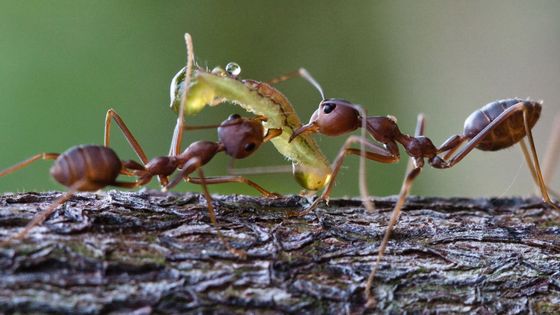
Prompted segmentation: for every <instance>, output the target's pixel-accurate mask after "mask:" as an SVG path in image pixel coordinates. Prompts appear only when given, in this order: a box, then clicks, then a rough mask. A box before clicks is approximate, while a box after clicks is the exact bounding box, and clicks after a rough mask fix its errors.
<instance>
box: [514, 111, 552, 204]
mask: <svg viewBox="0 0 560 315" xmlns="http://www.w3.org/2000/svg"><path fill="white" fill-rule="evenodd" d="M523 123H524V124H525V132H526V133H527V138H528V139H529V147H530V148H531V154H532V163H530V164H531V165H530V166H529V168H531V167H534V169H535V173H536V177H537V179H538V181H537V184H538V185H539V188H540V190H541V194H542V197H543V199H544V202H546V203H547V204H549V205H550V206H552V207H553V208H554V209H556V210H560V208H559V207H558V206H557V205H556V204H555V203H554V202H552V200H551V199H550V196H549V195H548V188H547V187H546V185H545V182H544V179H543V176H542V172H541V167H540V165H539V157H538V155H537V150H536V148H535V141H534V140H533V132H532V131H531V128H530V126H529V117H528V115H527V109H524V110H523Z"/></svg>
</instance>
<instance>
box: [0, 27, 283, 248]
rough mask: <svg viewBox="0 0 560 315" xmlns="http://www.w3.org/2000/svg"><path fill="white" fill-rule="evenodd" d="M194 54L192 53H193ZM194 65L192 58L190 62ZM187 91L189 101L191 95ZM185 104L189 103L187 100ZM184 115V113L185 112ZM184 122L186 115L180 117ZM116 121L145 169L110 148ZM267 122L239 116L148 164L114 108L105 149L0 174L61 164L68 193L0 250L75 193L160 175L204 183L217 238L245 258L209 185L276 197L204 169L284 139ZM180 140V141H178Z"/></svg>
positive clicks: (163, 179)
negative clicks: (213, 134) (224, 228)
mask: <svg viewBox="0 0 560 315" xmlns="http://www.w3.org/2000/svg"><path fill="white" fill-rule="evenodd" d="M185 40H186V43H187V49H188V50H192V42H191V38H190V36H188V35H186V36H185ZM191 55H192V53H191ZM188 62H189V63H190V62H191V60H189V61H188ZM186 94H187V93H185V97H186ZM183 104H184V102H183ZM180 113H182V111H180ZM179 116H180V119H182V115H179ZM111 119H114V120H115V122H116V123H117V125H118V126H119V127H120V128H121V130H122V131H123V134H124V135H125V137H126V139H127V141H128V142H129V144H130V145H131V146H132V148H133V149H134V151H135V152H136V154H137V155H138V156H139V157H140V159H141V161H142V162H143V165H142V164H140V163H138V162H135V161H132V160H131V161H121V160H120V159H119V158H118V156H117V154H116V153H115V152H114V151H113V150H112V149H111V148H109V147H108V145H109V142H110V122H111ZM263 121H266V118H264V117H262V116H257V117H254V118H250V119H248V118H243V117H240V116H239V115H231V116H230V117H229V118H228V119H227V120H225V121H224V122H222V123H221V124H220V125H219V127H218V136H219V139H220V141H219V142H217V143H216V142H211V141H197V142H194V143H192V144H191V145H190V146H189V147H187V148H186V149H185V150H184V151H183V152H182V153H180V154H178V155H169V156H160V157H156V158H154V159H152V160H148V159H147V157H146V154H145V153H144V150H143V149H142V147H141V146H140V144H139V143H138V141H137V140H136V139H135V137H134V136H133V135H132V133H131V132H130V130H129V129H128V127H127V126H126V124H125V123H124V121H123V120H122V118H121V117H120V116H119V115H118V114H117V113H116V112H115V111H114V110H113V109H109V110H108V112H107V116H106V119H105V146H99V145H85V146H75V147H72V148H70V149H69V150H67V151H66V152H64V153H62V154H59V153H40V154H36V155H34V156H32V157H31V158H29V159H27V160H25V161H22V162H20V163H17V164H16V165H14V166H12V167H9V168H7V169H5V170H3V171H0V177H2V176H5V175H8V174H10V173H13V172H15V171H17V170H20V169H22V168H24V167H26V166H28V165H29V164H31V163H33V162H34V161H38V160H55V162H54V164H53V166H52V167H51V170H50V173H51V176H52V177H53V178H54V179H55V180H56V181H57V182H59V183H60V184H62V185H64V186H66V187H67V188H68V191H67V192H66V193H64V194H63V195H62V196H60V197H59V198H57V199H56V200H55V201H54V202H53V203H52V204H51V205H49V206H48V207H47V208H46V209H44V210H43V211H41V212H40V213H39V214H37V215H36V216H35V217H34V218H33V220H31V221H30V222H29V223H28V224H27V225H26V226H25V228H24V229H23V230H22V231H20V232H18V233H17V234H15V235H14V236H11V237H9V238H8V239H5V240H3V241H2V242H1V243H0V246H3V245H6V244H8V243H9V242H10V241H12V240H15V239H23V238H25V236H26V235H27V234H28V233H29V231H30V230H31V229H32V228H33V227H35V226H37V225H40V224H41V223H42V222H44V221H45V220H46V219H47V218H48V217H49V216H50V215H51V214H52V213H53V212H54V211H55V209H56V208H57V207H58V206H60V205H61V204H63V203H64V202H66V201H67V200H68V199H70V198H71V197H72V195H73V194H74V193H76V192H78V191H96V190H99V189H102V188H104V187H106V186H115V187H123V188H135V187H139V186H143V185H146V184H147V183H149V182H150V181H151V179H152V178H153V177H154V176H159V177H160V178H159V181H160V184H161V185H162V187H164V189H169V188H172V187H174V186H175V185H177V184H178V183H179V182H180V181H181V180H182V179H185V180H187V181H189V182H192V183H196V184H201V185H202V187H203V192H204V195H205V198H206V201H207V206H208V211H209V215H210V220H211V221H212V224H213V225H214V226H215V228H216V230H217V234H218V236H219V237H220V239H221V240H222V242H223V243H224V245H225V246H226V247H227V248H228V250H230V251H231V252H232V253H234V254H236V255H238V256H240V257H244V256H245V253H244V252H243V251H242V250H237V249H234V248H233V247H231V246H230V245H229V243H228V242H227V240H226V239H225V238H224V237H223V235H222V234H221V233H220V231H219V230H218V223H217V221H216V215H215V212H214V209H213V206H212V199H211V196H210V194H209V192H208V189H207V187H206V185H207V184H217V183H229V182H241V183H245V184H248V185H250V186H251V187H254V188H255V189H257V190H258V191H259V192H260V193H261V194H263V195H265V196H275V194H273V193H270V192H269V191H267V190H266V189H264V188H262V187H261V186H259V185H257V184H256V183H254V182H252V181H250V180H248V179H246V178H244V177H241V176H224V177H214V178H205V177H204V174H203V172H202V169H201V167H202V166H203V165H205V164H206V163H208V162H209V161H210V160H211V159H212V158H213V157H214V156H215V155H216V153H218V152H222V151H223V152H225V153H226V154H228V155H230V156H231V157H233V158H236V159H241V158H245V157H247V156H249V155H250V154H252V153H253V152H254V151H255V150H256V149H258V147H259V146H260V145H261V144H262V143H264V142H268V141H269V140H270V139H272V138H274V137H276V136H278V135H279V134H280V131H279V130H277V129H269V130H268V131H267V133H266V134H265V132H264V127H263V126H262V122H263ZM180 130H181V132H178V133H177V132H176V133H175V134H174V135H173V139H172V146H175V145H176V144H177V143H179V145H178V146H177V147H179V146H180V137H181V136H182V130H183V128H181V129H180ZM178 138H179V139H178ZM175 170H179V174H178V175H177V176H176V177H175V178H174V179H173V180H172V181H171V182H168V176H170V175H171V174H172V173H173V172H174V171H175ZM196 170H198V172H199V175H200V178H191V177H189V175H190V174H191V173H193V172H194V171H196ZM121 174H122V175H126V176H136V177H137V180H136V181H135V182H122V181H118V180H117V177H118V176H119V175H121Z"/></svg>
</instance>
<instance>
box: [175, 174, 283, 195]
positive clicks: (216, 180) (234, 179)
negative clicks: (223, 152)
mask: <svg viewBox="0 0 560 315" xmlns="http://www.w3.org/2000/svg"><path fill="white" fill-rule="evenodd" d="M186 180H187V181H188V182H189V183H193V184H206V185H212V184H225V183H241V184H246V185H249V186H251V187H253V188H255V189H256V190H257V191H258V192H259V193H260V194H261V195H263V196H265V197H279V195H278V194H276V193H273V192H270V191H268V190H266V189H264V188H263V187H262V186H260V185H259V184H257V183H255V182H253V181H252V180H250V179H247V178H245V177H243V176H218V177H206V178H204V179H202V178H193V177H187V178H186Z"/></svg>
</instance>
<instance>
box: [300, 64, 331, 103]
mask: <svg viewBox="0 0 560 315" xmlns="http://www.w3.org/2000/svg"><path fill="white" fill-rule="evenodd" d="M298 72H299V75H300V76H301V77H302V78H304V79H305V80H306V81H307V82H309V83H311V85H313V86H314V87H315V89H316V90H317V91H319V93H320V94H321V99H323V100H324V99H325V93H323V88H321V85H320V84H319V82H317V80H315V78H313V77H312V76H311V74H309V72H307V70H306V69H305V68H299V70H298Z"/></svg>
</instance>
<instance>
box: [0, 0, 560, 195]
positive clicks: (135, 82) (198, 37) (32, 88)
mask: <svg viewBox="0 0 560 315" xmlns="http://www.w3.org/2000/svg"><path fill="white" fill-rule="evenodd" d="M559 16H560V2H559V1H552V0H551V1H139V0H134V1H76V0H71V1H1V2H0V91H1V92H0V106H1V107H0V108H1V109H2V112H1V116H0V117H1V118H0V146H1V147H2V153H1V155H0V168H4V167H7V166H9V165H12V164H14V163H16V162H18V161H20V160H22V159H24V158H27V157H28V156H30V155H32V154H35V153H38V152H45V151H46V152H62V151H64V150H66V149H67V148H69V147H71V146H73V145H76V144H86V143H97V144H101V143H102V137H103V120H104V116H105V112H106V110H107V109H108V108H109V107H114V108H115V109H116V110H117V111H118V112H119V113H120V114H121V115H122V117H123V118H124V119H125V121H126V122H127V123H128V125H129V127H130V128H131V129H132V131H133V132H134V134H135V135H136V136H137V138H138V139H139V141H140V142H141V143H142V144H143V146H144V148H145V149H146V151H147V153H148V155H149V156H156V155H162V154H165V153H167V151H168V147H169V141H170V138H171V133H172V128H173V124H174V122H175V116H174V114H173V112H172V111H171V110H169V108H168V105H169V82H170V80H171V78H172V76H173V75H174V74H175V73H176V72H177V70H178V69H179V68H180V67H182V66H183V64H184V63H185V47H184V46H185V45H184V41H183V34H184V33H185V32H189V33H191V34H192V36H193V38H194V48H195V53H196V60H197V62H198V63H199V64H200V65H203V66H204V65H207V66H208V67H210V68H213V67H214V66H216V65H222V66H224V65H225V64H226V63H228V62H229V61H236V62H237V63H239V64H240V65H241V67H242V69H243V70H242V75H241V76H242V77H244V78H251V79H256V80H263V81H266V80H268V79H271V78H273V77H276V76H278V75H280V74H285V73H287V72H289V71H292V70H295V69H297V68H298V67H305V68H307V69H308V70H309V71H310V72H311V73H312V74H313V75H314V76H315V77H316V79H317V80H318V81H320V82H321V84H322V86H323V88H324V90H325V92H326V94H327V97H338V98H346V99H349V100H351V101H353V102H355V103H359V104H362V105H364V106H365V107H366V108H367V110H368V111H369V113H370V114H376V115H386V114H392V115H395V116H396V117H398V120H399V125H400V126H401V130H402V131H405V132H409V133H412V132H413V130H414V125H415V120H416V115H417V113H419V112H424V113H425V114H426V116H427V123H428V124H427V135H428V136H430V137H431V138H432V139H433V141H434V143H436V144H440V143H441V142H442V141H444V140H445V139H446V138H447V137H448V136H450V135H452V134H455V133H458V132H461V130H462V126H463V121H464V119H465V118H466V117H467V116H468V115H469V114H470V113H471V112H472V111H474V110H475V109H477V108H479V107H481V106H482V105H484V104H486V103H488V102H491V101H493V100H496V99H500V98H510V97H523V98H525V97H531V98H535V99H543V100H544V101H545V105H544V106H545V107H544V110H543V117H542V118H541V120H540V122H539V123H538V125H537V126H536V128H535V136H536V142H537V147H538V150H539V153H541V156H542V154H543V152H544V151H545V148H546V146H547V142H548V136H549V133H550V130H551V127H552V123H553V117H554V114H556V113H559V112H560V106H559V105H558V102H559V101H560V89H559V83H560V19H559V18H558V17H559ZM278 88H279V89H280V90H281V91H282V92H284V93H285V94H286V95H287V96H288V98H289V99H290V100H291V101H292V103H293V104H294V106H295V107H296V109H297V111H298V113H299V115H300V117H301V118H302V120H303V121H307V120H308V117H309V116H310V114H311V113H312V112H313V111H314V110H315V108H316V105H317V104H318V102H319V100H320V98H319V95H318V93H317V92H316V91H315V90H314V89H313V88H311V87H310V86H309V85H307V84H306V83H305V82H304V81H303V80H292V81H289V82H285V83H282V84H280V85H279V86H278ZM233 112H239V113H242V112H241V111H240V110H239V108H237V107H234V106H231V105H223V106H219V107H217V108H213V109H209V110H206V111H204V113H203V114H202V115H200V116H198V117H196V119H192V118H190V120H189V121H190V123H192V124H195V123H196V124H203V123H218V122H221V121H222V120H224V119H225V118H226V117H227V116H228V115H229V114H230V113H233ZM116 130H117V129H115V132H114V137H113V139H114V140H113V147H114V148H115V149H116V151H117V152H118V153H119V155H120V156H121V158H123V159H129V158H135V156H134V154H133V152H132V151H131V150H130V149H129V147H128V146H127V144H126V143H125V142H124V140H123V137H121V136H120V134H119V133H118V132H116ZM315 137H316V139H317V140H318V142H319V144H320V145H321V146H322V147H323V150H324V152H325V154H326V156H327V157H328V158H329V159H332V158H333V157H334V156H335V155H336V152H337V150H338V148H339V147H340V145H341V144H342V142H343V141H344V137H340V138H335V139H327V138H325V137H322V136H315ZM198 139H207V140H216V139H217V136H216V132H215V131H214V130H209V131H196V132H191V133H189V134H188V135H187V139H186V141H187V142H191V141H194V140H198ZM227 161H228V160H227V159H226V158H225V157H223V156H220V157H218V158H216V159H214V160H213V161H211V162H210V163H209V164H208V166H207V167H206V168H205V170H206V173H207V175H221V174H225V166H226V164H227ZM50 164H51V162H44V161H43V162H37V163H36V164H34V165H33V166H31V167H28V168H26V169H25V170H22V171H20V172H18V173H17V174H11V175H9V176H6V177H4V178H0V190H1V191H28V190H39V191H41V190H50V189H57V190H60V189H63V188H62V187H61V186H60V185H58V184H56V183H54V181H53V180H51V179H50V177H49V175H48V168H49V167H50ZM282 164H284V165H287V163H286V161H284V159H283V158H282V157H281V156H280V155H279V154H278V153H277V152H276V151H275V150H274V148H273V147H272V145H271V144H268V145H265V146H264V147H263V148H262V149H261V150H260V151H259V152H257V154H255V155H254V156H252V157H250V158H248V159H246V160H244V161H242V162H239V163H238V164H237V166H238V167H250V166H267V165H282ZM405 164H406V163H405V160H403V161H402V162H401V163H399V164H397V165H382V164H379V163H374V162H370V163H368V176H369V185H370V186H369V191H370V193H371V194H372V195H390V194H396V193H398V191H399V187H400V183H401V180H402V177H403V176H404V167H405ZM345 165H346V167H345V168H344V169H343V174H342V175H341V176H340V177H339V180H338V182H337V186H336V188H335V189H334V195H335V196H341V195H351V196H355V195H357V194H358V186H357V159H356V158H354V157H352V158H349V159H348V162H347V163H346V164H345ZM558 177H559V175H555V176H554V178H558ZM252 178H253V179H254V180H255V181H256V182H258V183H260V184H262V185H263V186H265V187H267V188H269V189H270V190H272V191H276V192H279V193H284V194H287V193H297V192H299V190H300V187H299V186H297V184H296V183H295V181H294V180H293V178H292V177H291V176H290V175H289V174H274V175H265V176H262V175H258V176H253V177H252ZM553 186H555V187H560V181H559V180H555V181H554V183H553ZM152 187H155V186H152ZM197 189H198V187H196V186H195V185H188V184H182V185H180V186H179V187H178V188H176V190H177V191H191V190H197ZM211 191H212V192H214V193H243V194H246V193H249V194H254V193H255V192H254V191H253V190H252V189H250V188H248V187H245V186H243V185H237V184H229V185H218V186H214V187H212V188H211ZM412 192H413V193H414V194H426V195H437V196H448V195H455V196H478V195H498V196H499V195H516V194H520V195H528V194H531V193H532V192H533V186H532V182H531V180H530V177H529V173H528V171H527V169H526V166H525V164H524V161H523V158H522V156H521V153H520V150H519V149H518V147H517V146H516V147H513V148H512V149H509V150H504V151H501V152H496V153H486V152H474V153H473V154H471V155H470V156H468V158H466V159H465V160H464V162H462V163H460V164H459V165H458V166H457V167H455V168H453V169H450V170H443V171H442V170H434V169H431V168H430V167H426V168H425V171H424V172H423V174H422V175H421V176H420V177H419V179H418V180H417V181H416V184H415V186H414V188H413V191H412Z"/></svg>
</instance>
